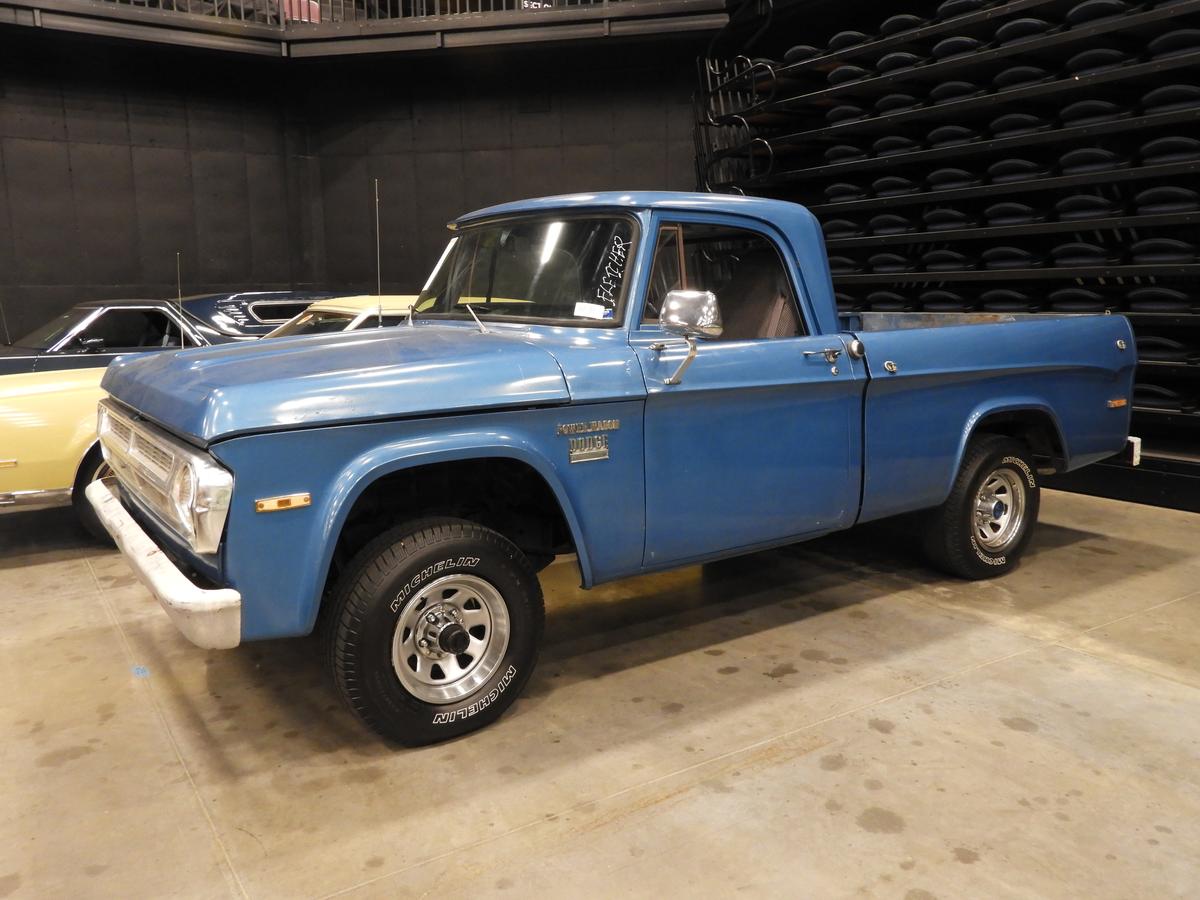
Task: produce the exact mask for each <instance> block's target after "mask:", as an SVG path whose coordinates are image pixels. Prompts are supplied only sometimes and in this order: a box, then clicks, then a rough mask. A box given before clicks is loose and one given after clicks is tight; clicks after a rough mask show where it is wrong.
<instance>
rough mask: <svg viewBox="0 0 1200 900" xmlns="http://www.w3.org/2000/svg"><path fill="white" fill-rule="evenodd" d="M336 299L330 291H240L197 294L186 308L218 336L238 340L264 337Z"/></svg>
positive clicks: (184, 304)
mask: <svg viewBox="0 0 1200 900" xmlns="http://www.w3.org/2000/svg"><path fill="white" fill-rule="evenodd" d="M335 296H337V295H336V294H331V293H329V292H327V291H238V292H236V293H224V294H193V295H192V296H190V297H184V298H183V306H184V308H185V309H186V310H187V311H188V312H190V313H191V314H192V315H194V316H196V317H197V318H198V319H201V320H203V321H204V323H205V324H206V325H208V326H209V327H210V328H213V329H215V330H216V331H217V332H218V333H220V334H223V335H226V336H227V337H231V338H234V339H237V338H240V337H262V336H263V335H264V334H266V333H267V332H268V331H271V330H273V329H275V328H278V327H279V326H280V325H282V324H283V323H284V322H286V321H288V320H289V319H292V318H294V317H295V316H298V315H300V313H302V312H304V310H306V309H307V308H308V306H309V304H311V303H314V302H316V301H317V300H323V299H325V298H326V297H335Z"/></svg>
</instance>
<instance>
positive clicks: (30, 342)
mask: <svg viewBox="0 0 1200 900" xmlns="http://www.w3.org/2000/svg"><path fill="white" fill-rule="evenodd" d="M95 311H96V310H94V309H82V308H80V307H76V308H75V309H69V310H67V311H66V312H65V313H63V314H62V315H61V316H59V317H58V318H55V319H51V320H50V321H49V322H47V323H46V324H45V325H43V326H42V327H41V328H38V329H36V330H34V331H31V332H30V333H29V334H27V335H25V337H23V338H21V339H20V340H19V341H14V342H13V346H14V347H26V348H28V349H30V350H49V349H50V348H51V347H53V346H54V345H55V344H57V343H58V342H59V341H61V340H62V339H63V336H64V335H66V334H67V332H69V331H70V330H71V329H72V328H74V327H75V326H76V325H78V324H79V323H80V322H82V321H83V320H84V319H86V318H87V317H88V316H90V315H91V314H92V313H94V312H95Z"/></svg>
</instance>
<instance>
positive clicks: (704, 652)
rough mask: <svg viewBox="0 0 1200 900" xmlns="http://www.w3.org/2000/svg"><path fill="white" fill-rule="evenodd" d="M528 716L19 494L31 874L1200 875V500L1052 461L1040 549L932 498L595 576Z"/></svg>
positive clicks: (714, 889)
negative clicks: (300, 627)
mask: <svg viewBox="0 0 1200 900" xmlns="http://www.w3.org/2000/svg"><path fill="white" fill-rule="evenodd" d="M545 575H546V577H545V583H546V588H547V606H548V623H547V628H548V634H547V646H546V649H545V653H544V655H543V659H542V663H541V665H540V668H539V669H538V671H537V673H536V674H535V675H534V678H533V681H532V683H531V685H530V689H529V690H528V692H527V694H526V696H525V697H524V698H523V699H522V700H520V701H518V703H517V704H516V706H515V707H514V708H513V710H512V711H511V712H510V713H509V714H508V715H507V716H506V717H505V718H504V719H502V720H501V721H500V722H499V723H498V724H497V725H495V726H493V727H492V728H490V729H488V730H485V731H483V732H481V733H479V734H475V735H472V736H470V737H468V738H465V739H462V740H459V741H456V742H453V743H450V744H444V745H442V746H439V747H433V748H427V749H423V750H416V751H404V750H392V749H389V748H388V747H386V746H384V745H383V744H381V743H380V742H379V741H378V740H376V739H375V738H374V737H373V736H372V735H370V734H368V733H367V732H365V731H364V730H363V729H362V728H361V727H359V725H358V724H357V723H356V722H355V721H354V720H353V719H352V718H351V716H350V715H349V714H348V713H346V712H345V711H344V710H343V709H342V708H341V707H340V705H339V704H338V701H337V698H336V697H335V695H334V693H333V691H332V689H331V687H330V686H329V685H328V684H327V682H326V679H325V674H324V672H323V670H322V668H321V665H320V661H319V659H318V657H317V654H316V652H315V647H314V645H313V643H312V642H311V641H289V642H277V643H271V644H258V645H248V646H245V647H243V648H241V649H238V650H235V651H224V652H220V651H218V652H206V651H202V650H198V649H196V648H194V647H192V646H191V645H189V644H187V643H186V642H185V641H184V640H183V639H182V638H180V637H179V636H178V634H177V633H176V632H175V631H174V630H173V628H172V627H171V625H170V624H169V622H168V621H167V618H166V616H165V615H164V614H163V613H162V612H161V611H160V610H159V609H158V608H157V606H156V605H155V604H154V602H153V601H152V600H151V599H150V598H149V596H148V595H147V594H146V592H145V591H144V590H143V589H142V588H141V587H140V586H138V585H137V584H136V583H135V582H134V581H133V579H132V578H131V576H130V574H129V572H128V569H127V568H126V567H125V565H124V563H123V562H122V561H121V559H120V557H119V556H117V555H116V554H114V553H111V552H105V551H101V550H98V549H96V548H95V547H94V546H89V545H88V544H87V543H86V541H84V540H83V539H81V538H80V537H79V536H78V534H77V532H76V530H75V528H74V526H73V523H72V519H71V516H70V514H69V512H65V511H54V512H47V513H31V514H24V515H20V516H5V517H0V648H2V649H0V673H2V679H3V680H2V682H0V734H2V735H3V743H2V744H0V798H2V801H0V896H4V897H6V896H26V897H32V896H38V897H60V896H72V897H74V896H114V897H115V896H120V897H156V898H157V897H166V896H181V897H210V896H211V897H225V896H247V895H248V896H251V897H289V898H291V897H320V896H327V895H331V894H348V895H350V896H354V897H398V896H414V897H415V896H425V895H426V894H429V895H433V896H437V897H439V898H452V897H473V896H478V895H487V896H499V897H528V896H539V895H555V896H604V897H609V896H639V897H641V896H644V897H659V896H677V895H682V894H684V893H686V894H687V895H689V896H728V895H730V894H733V893H734V892H736V891H741V892H744V893H746V894H749V895H751V896H755V895H757V896H765V895H769V896H801V897H854V896H865V897H896V898H907V900H929V898H932V897H942V898H961V897H989V898H992V897H1033V896H1038V897H1120V898H1134V897H1147V898H1156V900H1157V898H1164V897H1188V896H1190V897H1197V896H1200V518H1197V517H1196V516H1195V515H1192V514H1188V513H1181V512H1172V511H1165V510H1157V509H1151V508H1148V507H1143V506H1135V505H1129V504H1122V503H1117V502H1114V501H1108V500H1097V499H1093V498H1088V497H1080V496H1074V495H1069V494H1057V493H1050V492H1048V493H1047V494H1046V495H1045V498H1044V501H1043V524H1042V525H1041V526H1040V528H1039V530H1038V532H1037V534H1036V536H1035V538H1034V542H1033V545H1032V547H1031V549H1030V552H1029V553H1028V555H1027V557H1026V559H1025V563H1024V565H1023V566H1022V567H1021V568H1020V570H1019V571H1017V572H1016V573H1014V574H1013V575H1011V576H1009V577H1007V578H1004V579H1002V580H999V581H993V582H985V583H979V584H966V583H962V582H958V581H952V580H948V579H945V578H942V577H940V576H938V575H936V574H935V573H933V572H931V571H929V570H928V569H926V568H924V567H923V566H922V565H921V564H920V562H919V561H918V560H917V559H916V558H915V557H914V556H913V555H911V548H909V547H908V546H907V539H906V537H905V529H904V527H903V526H902V525H899V526H897V525H887V526H884V527H878V526H877V527H871V528H868V529H864V530H861V531H858V532H855V533H853V534H850V535H842V536H838V537H836V538H831V539H825V540H822V541H818V542H814V543H810V544H806V545H800V546H796V547H792V548H788V549H784V550H779V551H774V552H770V553H762V554H758V555H756V556H753V557H748V558H745V559H741V560H733V561H729V562H725V563H721V564H717V565H712V566H708V567H705V568H693V569H688V570H685V571H682V572H678V573H672V574H668V575H662V576H654V577H647V578H642V579H638V580H634V581H628V582H624V583H621V584H618V585H615V586H609V587H606V588H604V589H600V590H596V591H592V592H589V593H585V592H580V591H577V590H575V589H574V588H573V587H572V585H573V581H574V579H575V572H574V569H573V566H571V565H570V564H556V565H555V566H552V567H551V569H549V570H547V572H546V573H545Z"/></svg>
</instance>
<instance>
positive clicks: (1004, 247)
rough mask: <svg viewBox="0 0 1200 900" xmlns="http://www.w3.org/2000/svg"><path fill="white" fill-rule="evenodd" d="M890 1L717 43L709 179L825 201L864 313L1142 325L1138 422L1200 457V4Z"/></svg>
mask: <svg viewBox="0 0 1200 900" xmlns="http://www.w3.org/2000/svg"><path fill="white" fill-rule="evenodd" d="M879 7H880V5H879V4H873V3H867V2H865V0H843V2H840V3H836V4H834V3H826V4H824V5H823V6H820V8H819V10H820V11H821V14H820V15H817V14H816V11H817V10H816V7H814V12H813V14H812V15H795V16H792V17H790V18H789V17H787V16H782V15H779V14H778V12H777V11H776V13H775V15H774V18H772V19H770V20H766V19H764V20H763V23H762V27H758V28H757V29H755V28H744V27H743V29H742V31H741V32H738V31H736V30H735V26H731V30H730V31H729V33H728V34H727V35H725V36H723V37H725V38H728V37H733V38H734V39H736V36H737V35H738V34H739V33H740V34H743V35H745V42H746V44H748V45H749V46H745V47H741V48H735V49H736V50H740V51H742V52H740V53H738V52H728V44H729V41H728V40H725V41H724V44H725V46H726V48H727V49H726V50H717V49H715V48H718V47H720V46H721V43H722V42H721V41H717V42H714V51H713V55H712V57H710V58H708V59H705V60H702V62H701V76H702V80H703V88H704V89H703V91H702V92H701V94H700V95H699V99H698V104H697V111H698V126H697V149H698V163H697V164H698V173H699V180H700V183H701V186H702V187H703V188H704V189H707V190H714V191H733V192H739V193H745V194H754V195H759V196H771V197H781V198H785V199H790V200H796V201H798V202H801V203H805V204H806V205H808V206H809V208H810V209H812V211H813V212H814V213H815V214H816V215H817V217H818V218H819V219H820V220H821V222H822V225H823V227H824V229H825V233H826V238H827V241H828V246H829V253H830V257H831V263H832V266H833V272H834V282H835V286H836V289H837V293H838V303H839V305H840V306H841V307H842V308H843V309H845V310H889V311H890V310H923V311H927V312H969V311H991V312H1021V313H1104V312H1106V311H1112V312H1119V313H1122V314H1125V315H1128V316H1129V317H1130V319H1131V320H1132V321H1133V323H1134V326H1135V330H1136V332H1137V334H1138V336H1139V348H1140V350H1139V362H1140V366H1139V371H1138V378H1137V380H1138V389H1137V393H1136V399H1135V413H1136V415H1135V425H1134V431H1135V432H1141V433H1144V434H1158V433H1161V434H1162V436H1163V437H1162V440H1163V441H1164V442H1166V444H1172V445H1174V444H1180V443H1183V444H1190V445H1191V446H1192V448H1193V450H1196V449H1198V448H1197V444H1200V440H1198V439H1200V429H1197V425H1200V228H1198V227H1197V226H1198V225H1200V177H1197V175H1198V173H1200V127H1198V125H1200V0H1169V2H1146V3H1135V2H1132V0H1009V2H1002V3H988V2H985V0H944V2H941V3H933V2H924V3H923V2H919V0H914V2H912V3H910V4H909V5H908V6H901V5H898V4H897V5H893V4H888V5H887V11H886V12H881V11H880V10H879ZM798 8H800V9H803V8H804V7H803V5H800V7H798ZM893 10H894V12H892V11H893ZM889 13H890V14H889ZM737 21H738V17H737V16H734V22H735V25H736V23H737ZM743 24H744V23H743ZM1189 429H1190V430H1189ZM1198 459H1200V456H1198Z"/></svg>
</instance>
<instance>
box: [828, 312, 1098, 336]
mask: <svg viewBox="0 0 1200 900" xmlns="http://www.w3.org/2000/svg"><path fill="white" fill-rule="evenodd" d="M1097 315H1103V314H1101V313H1058V314H1047V313H992V312H970V313H957V312H854V313H838V323H839V324H840V325H841V326H842V327H843V328H844V329H846V330H847V331H859V332H868V333H869V332H874V331H903V330H908V329H911V328H946V327H948V326H954V325H995V324H999V323H1004V322H1019V321H1025V320H1034V319H1036V320H1040V321H1046V320H1048V319H1079V318H1083V317H1086V316H1097Z"/></svg>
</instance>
